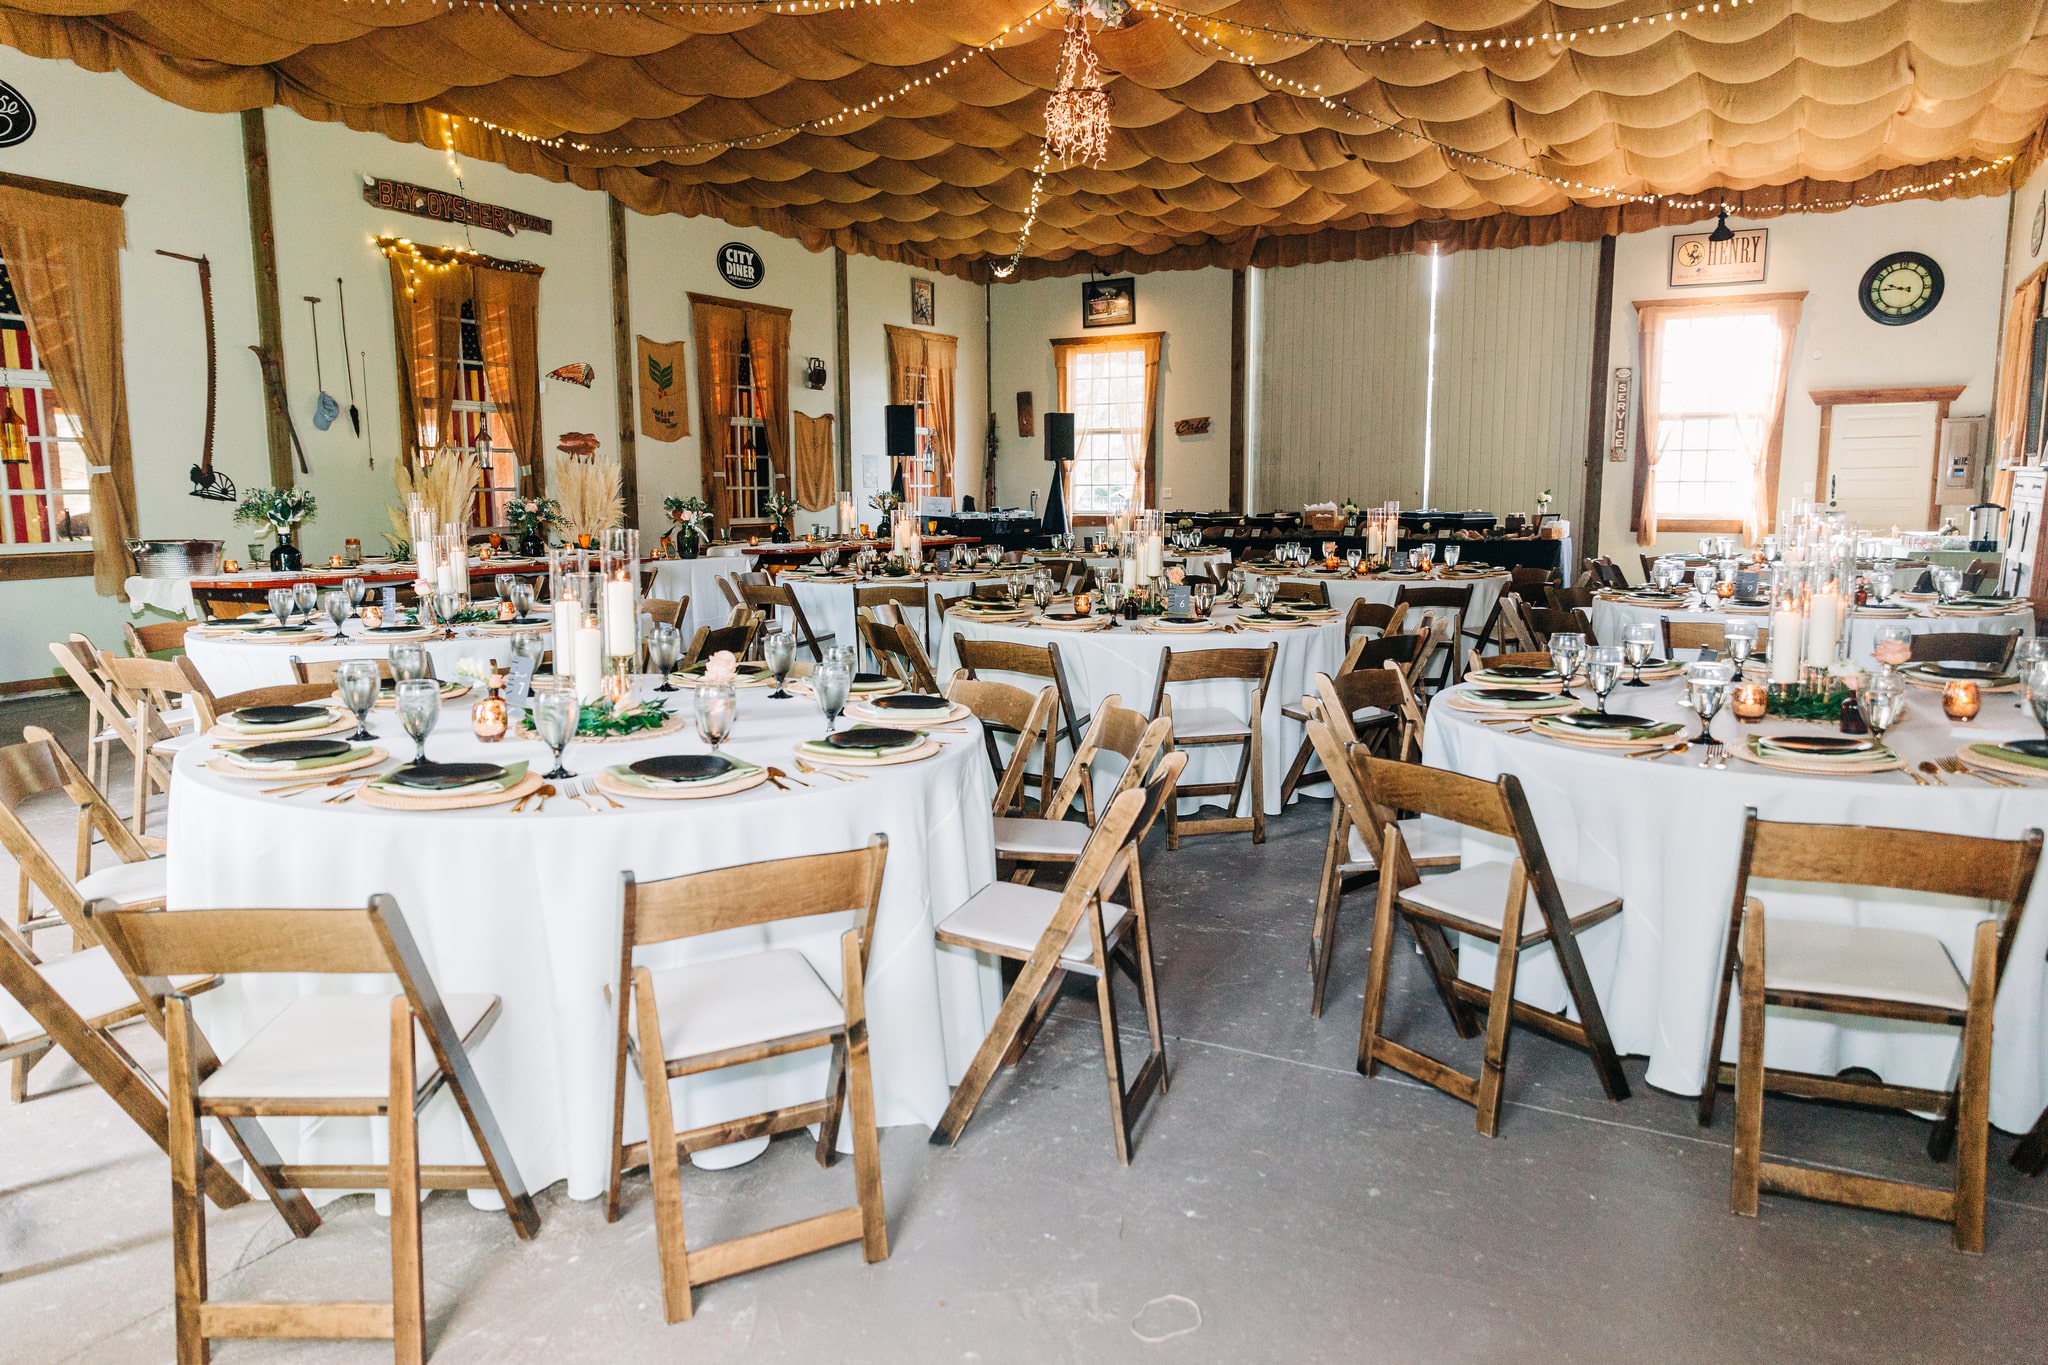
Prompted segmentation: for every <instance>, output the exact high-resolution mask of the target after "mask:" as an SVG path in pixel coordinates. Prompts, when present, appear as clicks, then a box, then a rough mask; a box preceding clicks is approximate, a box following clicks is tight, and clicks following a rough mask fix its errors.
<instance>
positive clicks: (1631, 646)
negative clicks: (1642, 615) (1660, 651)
mask: <svg viewBox="0 0 2048 1365" xmlns="http://www.w3.org/2000/svg"><path fill="white" fill-rule="evenodd" d="M1657 635H1658V631H1657V627H1655V626H1653V625H1651V624H1650V623H1649V622H1648V621H1637V622H1635V623H1634V624H1632V625H1630V626H1629V628H1628V629H1627V630H1625V631H1623V632H1622V633H1621V656H1622V658H1623V659H1625V660H1627V661H1628V666H1629V667H1630V668H1631V669H1633V670H1635V672H1634V674H1633V675H1632V676H1631V677H1630V678H1629V680H1628V681H1627V682H1626V683H1624V684H1623V686H1625V687H1648V686H1649V684H1648V683H1646V682H1644V681H1643V665H1644V664H1646V663H1648V662H1649V661H1650V653H1651V651H1652V650H1654V649H1656V648H1657Z"/></svg>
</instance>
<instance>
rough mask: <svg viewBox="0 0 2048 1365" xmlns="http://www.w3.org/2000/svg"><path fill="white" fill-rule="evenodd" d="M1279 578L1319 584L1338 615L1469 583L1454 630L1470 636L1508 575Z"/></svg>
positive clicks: (1305, 575)
mask: <svg viewBox="0 0 2048 1365" xmlns="http://www.w3.org/2000/svg"><path fill="white" fill-rule="evenodd" d="M1279 578H1280V581H1281V582H1283V583H1320V584H1322V585H1323V587H1324V589H1325V590H1326V591H1328V593H1329V595H1330V605H1331V606H1333V607H1335V608H1336V609H1337V613H1338V615H1340V616H1341V615H1343V614H1344V613H1345V612H1347V611H1350V610H1351V604H1352V603H1353V602H1357V601H1366V602H1379V603H1385V604H1387V605H1389V606H1391V605H1392V604H1393V603H1394V602H1396V601H1399V600H1400V597H1401V589H1403V588H1455V587H1459V586H1461V585H1464V584H1470V585H1471V588H1472V605H1471V606H1470V607H1469V608H1467V609H1466V612H1465V619H1464V620H1463V621H1461V622H1459V624H1458V629H1459V630H1461V631H1469V632H1474V633H1476V632H1477V631H1478V630H1479V628H1480V627H1481V626H1483V625H1485V624H1486V623H1487V621H1488V620H1489V619H1490V618H1491V617H1492V615H1493V604H1494V602H1495V601H1496V600H1498V599H1499V597H1500V595H1501V592H1502V590H1504V589H1505V588H1506V587H1507V585H1508V576H1507V575H1506V574H1504V573H1489V574H1453V575H1452V576H1450V577H1448V578H1446V577H1444V576H1443V575H1442V574H1441V573H1440V572H1438V571H1436V570H1432V571H1431V572H1430V573H1428V574H1426V575H1414V576H1409V575H1402V576H1401V577H1398V578H1395V577H1386V576H1374V577H1371V578H1358V577H1354V576H1352V575H1350V574H1341V575H1340V574H1326V573H1316V572H1310V573H1284V574H1281V575H1279ZM1406 628H1407V629H1409V630H1413V629H1414V628H1415V625H1414V623H1413V622H1410V623H1409V624H1408V626H1407V627H1406ZM1602 638H1603V639H1604V638H1606V637H1604V636H1603V637H1602Z"/></svg>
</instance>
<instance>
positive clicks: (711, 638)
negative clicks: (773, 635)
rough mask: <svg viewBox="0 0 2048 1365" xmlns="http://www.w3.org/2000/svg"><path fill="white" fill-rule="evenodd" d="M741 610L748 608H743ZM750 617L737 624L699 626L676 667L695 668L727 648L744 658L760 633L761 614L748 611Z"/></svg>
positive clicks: (729, 651) (736, 656)
mask: <svg viewBox="0 0 2048 1365" xmlns="http://www.w3.org/2000/svg"><path fill="white" fill-rule="evenodd" d="M741 610H743V611H744V610H746V609H745V608H741ZM747 615H748V617H749V619H748V620H747V622H746V623H745V624H744V625H737V626H699V627H697V634H696V636H695V637H694V638H692V639H691V641H690V647H689V648H688V649H686V650H684V651H683V657H682V658H681V659H679V660H677V662H676V667H677V668H679V669H681V668H695V667H696V666H697V665H698V664H700V663H702V662H704V660H706V659H708V658H710V657H711V656H712V655H714V654H716V653H718V652H719V651H720V650H725V651H727V652H728V653H730V654H731V655H732V657H733V658H735V659H744V658H746V657H747V654H748V653H749V652H750V651H751V650H752V649H753V647H754V637H755V636H757V635H758V634H760V630H761V624H760V614H759V613H758V612H752V611H748V612H747Z"/></svg>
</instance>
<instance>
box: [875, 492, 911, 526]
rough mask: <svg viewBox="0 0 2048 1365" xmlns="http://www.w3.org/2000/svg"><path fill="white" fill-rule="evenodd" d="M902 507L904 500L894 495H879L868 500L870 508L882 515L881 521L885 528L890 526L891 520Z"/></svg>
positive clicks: (885, 493)
mask: <svg viewBox="0 0 2048 1365" xmlns="http://www.w3.org/2000/svg"><path fill="white" fill-rule="evenodd" d="M902 505H903V499H902V498H901V497H899V496H897V495H896V494H894V493H887V492H884V493H877V494H875V495H874V496H873V497H871V498H869V499H868V506H870V507H872V508H874V509H875V510H876V511H877V512H879V513H881V514H882V515H881V521H882V524H883V525H884V526H887V525H888V524H889V519H890V518H891V517H893V516H895V515H896V509H897V508H899V507H901V506H902Z"/></svg>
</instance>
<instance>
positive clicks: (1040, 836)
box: [995, 693, 1173, 885]
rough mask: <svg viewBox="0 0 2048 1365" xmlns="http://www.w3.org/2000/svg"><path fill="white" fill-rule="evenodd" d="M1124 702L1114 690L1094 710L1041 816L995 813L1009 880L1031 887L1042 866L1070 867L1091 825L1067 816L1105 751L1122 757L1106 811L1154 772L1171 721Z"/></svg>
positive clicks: (998, 851) (1105, 801)
mask: <svg viewBox="0 0 2048 1365" xmlns="http://www.w3.org/2000/svg"><path fill="white" fill-rule="evenodd" d="M1122 703H1123V698H1122V697H1120V696H1118V695H1116V694H1115V693H1111V694H1110V695H1109V696H1107V697H1104V698H1103V699H1102V703H1101V704H1100V705H1099V706H1097V707H1096V708H1095V720H1094V722H1093V723H1092V724H1091V725H1089V727H1088V733H1087V734H1085V735H1083V736H1081V748H1080V749H1079V750H1078V751H1077V752H1076V753H1075V755H1074V759H1073V761H1072V762H1071V763H1069V764H1067V773H1066V776H1065V777H1063V778H1061V779H1060V784H1059V786H1058V787H1056V788H1055V789H1054V790H1053V794H1052V800H1051V801H1050V802H1048V803H1047V805H1046V807H1045V810H1044V812H1043V813H1042V814H1039V815H1025V814H999V815H997V816H996V828H995V834H996V862H997V864H998V865H1001V864H1003V863H1008V864H1010V865H1011V873H1010V880H1011V881H1013V882H1021V883H1024V884H1025V885H1029V884H1030V882H1031V879H1032V878H1033V877H1034V876H1035V875H1036V874H1037V872H1038V870H1039V869H1040V868H1041V867H1055V866H1065V865H1070V864H1072V863H1074V862H1075V861H1077V860H1078V859H1079V858H1080V856H1081V850H1082V848H1083V847H1084V846H1086V844H1087V842H1088V835H1089V834H1090V833H1091V832H1092V829H1093V826H1091V825H1089V824H1088V823H1086V822H1085V820H1081V821H1076V820H1070V819H1068V818H1067V817H1068V816H1069V815H1070V814H1072V813H1073V809H1074V801H1075V798H1076V797H1078V796H1079V795H1080V792H1081V788H1082V778H1083V775H1084V774H1085V773H1087V772H1088V770H1089V769H1090V768H1092V767H1093V766H1094V764H1095V762H1096V761H1097V760H1098V759H1100V758H1101V757H1102V756H1103V755H1105V754H1115V755H1116V756H1117V757H1118V758H1119V759H1121V760H1122V761H1123V770H1122V771H1121V772H1120V773H1119V774H1118V775H1117V780H1116V781H1115V782H1114V783H1113V784H1111V787H1110V790H1109V791H1108V792H1106V793H1104V794H1103V798H1102V807H1103V808H1104V809H1107V808H1108V806H1109V803H1110V802H1111V801H1114V800H1115V799H1116V798H1117V797H1119V796H1122V795H1123V794H1124V793H1125V792H1127V791H1129V790H1130V789H1131V788H1133V787H1135V786H1137V785H1138V784H1139V783H1140V782H1143V781H1144V780H1145V779H1146V778H1147V777H1148V776H1150V775H1151V771H1152V765H1153V762H1154V761H1155V760H1156V759H1157V758H1158V756H1159V754H1160V753H1161V752H1163V751H1164V749H1165V747H1166V743H1167V740H1168V739H1169V738H1170V736H1171V732H1172V728H1173V726H1172V722H1171V721H1169V720H1167V719H1166V717H1164V716H1161V717H1160V718H1159V719H1158V720H1150V721H1148V720H1147V719H1146V718H1145V715H1144V713H1143V712H1141V711H1132V710H1129V709H1128V708H1126V707H1125V706H1124V705H1123V704H1122ZM1014 759H1015V755H1014V754H1013V755H1012V760H1013V761H1014Z"/></svg>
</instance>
